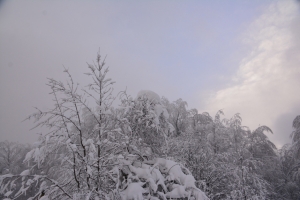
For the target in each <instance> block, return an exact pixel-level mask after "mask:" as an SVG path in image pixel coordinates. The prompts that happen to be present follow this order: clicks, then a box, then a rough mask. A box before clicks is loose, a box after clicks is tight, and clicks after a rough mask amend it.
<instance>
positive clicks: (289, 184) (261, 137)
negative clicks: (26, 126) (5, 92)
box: [0, 55, 300, 200]
mask: <svg viewBox="0 0 300 200" xmlns="http://www.w3.org/2000/svg"><path fill="white" fill-rule="evenodd" d="M88 69H89V72H88V73H86V75H88V76H90V77H91V80H92V82H91V83H90V84H89V85H88V86H87V87H84V88H79V85H78V84H77V83H75V82H74V81H73V79H72V76H71V74H70V73H69V71H68V70H67V69H66V70H65V71H64V72H65V73H66V74H67V76H68V81H67V82H60V81H56V80H55V79H49V83H48V85H49V87H50V88H51V90H52V95H53V99H54V106H53V108H52V109H50V110H47V111H42V110H37V112H36V113H34V114H32V115H30V116H29V117H28V119H34V120H35V122H36V127H39V126H44V127H47V128H48V129H49V132H47V133H44V134H43V135H42V136H41V137H40V139H39V141H38V142H37V143H35V144H34V146H28V145H22V144H17V143H11V142H7V141H5V142H1V143H0V170H1V178H0V184H1V186H0V193H1V194H0V198H4V197H5V198H8V199H27V198H31V199H44V200H45V199H123V200H126V199H128V200H130V199H166V198H173V199H174V198H178V199H179V198H190V199H197V200H202V199H207V197H208V198H210V199H236V200H240V199H245V200H246V199H278V200H279V199H287V200H294V199H295V200H296V199H299V198H300V116H297V117H296V118H295V120H294V121H293V122H292V123H291V124H292V126H293V128H294V131H293V133H292V134H291V137H292V141H293V142H292V144H287V145H284V146H283V147H282V148H281V149H277V148H276V146H275V145H274V144H273V143H272V142H271V141H270V140H269V139H268V137H267V135H266V134H267V133H272V130H271V129H270V128H269V127H267V126H260V127H257V128H256V129H255V130H250V129H249V128H247V127H246V126H243V125H242V118H241V116H240V115H239V114H235V115H234V116H233V117H231V118H225V116H224V113H223V111H222V110H220V111H218V112H217V113H216V114H215V115H214V116H211V115H210V114H209V113H206V112H204V113H198V111H197V110H196V109H190V110H189V109H188V107H187V102H185V101H183V100H182V99H178V100H176V101H174V102H170V101H169V100H168V99H167V98H165V97H162V98H160V97H159V96H158V95H157V94H156V93H154V92H152V91H141V92H140V93H138V94H137V96H136V97H135V98H132V97H130V96H129V95H127V94H126V92H121V93H119V95H118V98H119V99H120V103H119V104H120V105H119V106H113V102H114V100H115V99H116V97H114V96H113V95H112V91H113V87H112V85H113V83H114V82H113V81H112V80H111V79H109V78H108V77H107V73H108V68H106V67H105V60H101V56H100V55H98V56H97V62H96V64H93V65H88ZM287 134H288V133H287ZM202 191H203V192H204V193H203V192H202Z"/></svg>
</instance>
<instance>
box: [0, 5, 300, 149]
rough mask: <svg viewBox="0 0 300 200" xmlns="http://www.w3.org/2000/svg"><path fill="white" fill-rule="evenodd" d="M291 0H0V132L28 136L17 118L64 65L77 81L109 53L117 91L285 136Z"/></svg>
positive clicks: (296, 94)
mask: <svg viewBox="0 0 300 200" xmlns="http://www.w3.org/2000/svg"><path fill="white" fill-rule="evenodd" d="M298 4H299V3H297V2H296V1H294V0H281V1H274V0H272V1H271V0H264V1H262V0H248V1H246V0H228V1H204V0H203V1H14V0H10V1H0V141H2V140H12V141H19V142H30V143H31V142H33V141H35V140H36V138H37V137H36V132H37V131H29V129H30V127H31V126H32V123H30V122H21V121H22V120H23V119H24V118H25V117H26V116H27V115H29V114H30V113H32V112H34V109H33V107H39V108H41V109H46V108H50V107H51V105H52V102H51V99H52V98H51V96H49V94H48V93H49V89H48V88H47V86H46V85H45V84H46V82H47V77H53V78H56V79H60V80H64V79H65V75H64V73H62V71H63V66H65V67H66V68H68V69H69V71H70V72H71V74H73V75H74V78H75V79H77V80H78V82H80V83H81V84H82V85H84V84H85V83H87V81H88V79H87V78H86V77H85V75H83V74H82V73H84V72H86V71H87V68H86V66H87V64H86V63H87V62H90V63H92V62H93V61H94V60H95V58H96V53H97V51H98V49H99V48H100V49H101V50H100V51H101V54H102V55H103V56H105V55H107V64H108V65H109V66H110V76H111V78H113V79H114V80H115V81H116V82H117V83H116V85H115V91H120V90H124V89H125V88H126V87H127V91H128V93H129V94H131V95H132V96H135V95H136V94H137V92H138V91H139V90H142V89H149V90H153V91H154V92H156V93H158V94H159V95H160V96H165V97H167V98H168V99H169V100H171V101H174V100H176V99H178V98H182V99H184V100H185V101H187V102H188V105H189V108H197V109H198V110H199V112H204V111H209V112H210V113H211V115H214V114H215V113H216V112H217V111H218V110H219V109H223V110H224V112H225V115H226V117H228V118H229V117H231V116H232V115H233V114H234V113H237V112H239V113H241V116H242V118H243V125H246V126H249V127H250V128H251V129H254V128H256V127H258V125H267V126H269V127H270V128H271V129H272V130H273V131H274V135H272V136H270V135H269V136H270V138H271V140H272V141H273V142H274V143H275V144H276V145H278V146H281V145H283V144H284V143H287V142H290V139H289V135H290V133H291V131H292V128H291V124H292V120H293V119H294V118H295V117H296V116H297V115H299V114H300V89H299V87H300V38H299V35H300V10H299V5H298Z"/></svg>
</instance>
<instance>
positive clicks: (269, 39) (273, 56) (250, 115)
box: [207, 0, 300, 145]
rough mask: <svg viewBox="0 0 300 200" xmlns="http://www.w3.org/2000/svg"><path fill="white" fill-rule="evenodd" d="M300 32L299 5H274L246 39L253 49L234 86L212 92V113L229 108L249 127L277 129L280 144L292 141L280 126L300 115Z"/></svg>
mask: <svg viewBox="0 0 300 200" xmlns="http://www.w3.org/2000/svg"><path fill="white" fill-rule="evenodd" d="M299 30H300V16H299V8H298V5H297V3H296V2H295V1H291V0H288V1H276V2H273V3H272V4H271V5H270V6H269V7H268V8H267V9H266V10H265V12H264V14H262V15H261V16H260V17H259V18H258V19H256V20H255V21H254V22H253V23H252V24H251V26H250V27H249V29H248V30H247V32H246V34H245V35H244V36H243V38H244V40H243V42H245V43H246V44H247V45H249V47H250V51H249V53H248V55H247V56H246V57H245V58H244V59H243V60H242V61H241V63H240V66H239V69H238V71H237V73H236V75H235V77H234V78H233V80H232V85H231V86H229V87H227V88H225V89H221V90H219V91H217V92H216V93H214V94H212V96H211V98H210V99H209V101H208V102H207V110H209V111H212V112H216V110H218V109H224V111H225V114H226V116H227V117H230V116H231V115H233V114H234V113H237V112H239V113H241V115H242V117H243V119H244V125H248V126H249V127H250V128H251V129H254V128H256V127H257V126H258V125H259V124H260V125H263V124H264V125H267V126H269V127H270V128H271V129H273V131H274V136H272V137H271V139H272V140H273V141H274V142H275V144H277V145H282V144H284V143H286V142H287V141H288V136H289V134H290V132H288V133H283V132H280V130H279V129H278V128H277V129H276V127H278V125H276V123H278V120H277V119H279V118H280V117H281V116H283V115H285V114H287V113H291V112H294V113H297V112H298V114H300V110H294V109H295V108H299V107H300V106H299V105H300V89H299V86H300V40H299V35H300V34H299V32H300V31H299ZM290 123H292V122H290ZM285 125H286V126H290V125H289V124H285Z"/></svg>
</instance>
